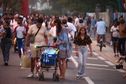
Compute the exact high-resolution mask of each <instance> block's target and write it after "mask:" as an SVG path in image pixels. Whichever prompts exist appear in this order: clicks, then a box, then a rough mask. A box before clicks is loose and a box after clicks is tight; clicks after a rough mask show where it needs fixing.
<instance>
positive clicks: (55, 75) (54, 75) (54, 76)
mask: <svg viewBox="0 0 126 84" xmlns="http://www.w3.org/2000/svg"><path fill="white" fill-rule="evenodd" d="M53 80H54V81H59V74H57V73H56V72H54V73H53Z"/></svg>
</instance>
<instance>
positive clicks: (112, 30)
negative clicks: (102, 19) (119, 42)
mask: <svg viewBox="0 0 126 84" xmlns="http://www.w3.org/2000/svg"><path fill="white" fill-rule="evenodd" d="M118 30H119V28H118V26H117V27H115V26H112V27H111V29H110V32H112V37H119V32H118Z"/></svg>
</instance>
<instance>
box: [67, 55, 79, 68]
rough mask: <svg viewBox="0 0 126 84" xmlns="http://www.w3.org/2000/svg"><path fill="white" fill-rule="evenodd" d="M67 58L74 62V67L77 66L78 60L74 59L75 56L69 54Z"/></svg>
mask: <svg viewBox="0 0 126 84" xmlns="http://www.w3.org/2000/svg"><path fill="white" fill-rule="evenodd" d="M69 59H70V60H71V61H72V62H73V63H74V65H75V67H76V68H77V67H78V62H77V61H76V60H75V58H74V57H73V56H71V57H70V58H69Z"/></svg>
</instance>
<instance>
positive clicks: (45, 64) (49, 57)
mask: <svg viewBox="0 0 126 84" xmlns="http://www.w3.org/2000/svg"><path fill="white" fill-rule="evenodd" d="M44 47H46V48H45V50H44V51H43V52H42V53H41V56H40V70H39V77H38V78H39V80H44V71H49V69H50V68H54V73H53V80H54V81H59V74H58V73H57V68H58V53H59V50H58V49H54V48H53V47H51V46H44Z"/></svg>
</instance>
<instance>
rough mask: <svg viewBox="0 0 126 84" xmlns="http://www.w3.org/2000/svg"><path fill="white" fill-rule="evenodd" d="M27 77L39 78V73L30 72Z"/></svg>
mask: <svg viewBox="0 0 126 84" xmlns="http://www.w3.org/2000/svg"><path fill="white" fill-rule="evenodd" d="M27 77H28V78H32V77H35V78H37V77H39V74H38V73H36V74H33V73H31V74H29V75H28V76H27Z"/></svg>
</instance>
